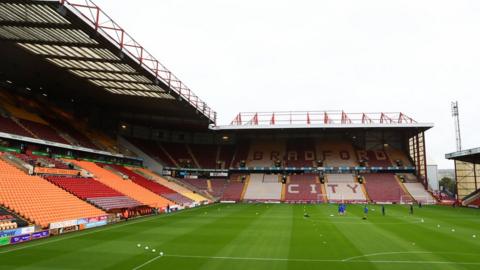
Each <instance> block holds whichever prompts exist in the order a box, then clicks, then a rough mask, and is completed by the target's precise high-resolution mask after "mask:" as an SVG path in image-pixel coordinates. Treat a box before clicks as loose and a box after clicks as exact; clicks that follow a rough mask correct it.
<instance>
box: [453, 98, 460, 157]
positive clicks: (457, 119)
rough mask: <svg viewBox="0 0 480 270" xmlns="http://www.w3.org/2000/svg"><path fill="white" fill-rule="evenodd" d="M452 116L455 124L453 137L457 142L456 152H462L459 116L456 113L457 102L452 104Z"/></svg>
mask: <svg viewBox="0 0 480 270" xmlns="http://www.w3.org/2000/svg"><path fill="white" fill-rule="evenodd" d="M452 116H453V121H454V123H455V137H456V141H457V151H462V136H461V133H460V115H459V113H458V101H455V102H452Z"/></svg>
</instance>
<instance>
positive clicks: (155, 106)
mask: <svg viewBox="0 0 480 270" xmlns="http://www.w3.org/2000/svg"><path fill="white" fill-rule="evenodd" d="M119 3H120V2H119ZM0 51H1V52H0V56H1V57H2V61H1V62H2V63H3V64H0V66H2V69H3V72H4V73H6V75H5V77H8V79H10V80H13V79H15V80H18V81H22V82H29V83H31V84H33V85H37V86H41V87H40V89H46V88H47V87H49V86H48V85H49V84H50V87H49V88H56V89H53V90H52V91H57V92H58V93H59V94H62V93H61V92H62V91H63V92H65V91H67V90H68V91H70V92H75V95H81V94H82V93H83V92H85V94H86V95H89V96H90V97H95V98H100V99H101V98H102V97H103V99H104V100H108V102H110V103H112V104H113V103H115V104H118V105H120V106H122V107H135V108H136V109H139V110H143V109H146V108H150V110H149V112H150V113H151V112H152V111H153V112H156V113H157V114H160V115H162V116H165V115H167V116H168V115H171V116H175V117H180V118H186V117H191V118H192V119H204V120H206V121H203V122H207V123H215V121H216V113H215V112H214V111H213V110H212V109H211V108H210V107H209V106H208V105H207V104H206V103H205V102H204V101H202V100H201V99H200V98H199V97H198V96H197V95H195V94H194V93H193V92H192V91H191V90H190V89H189V88H188V87H187V86H186V85H185V84H184V83H183V82H182V81H180V79H178V78H177V77H176V76H175V75H174V74H173V73H172V72H170V71H169V70H168V69H167V68H166V67H165V66H163V65H162V64H161V63H160V62H159V61H158V60H157V59H156V58H155V57H154V56H153V55H152V54H150V53H149V52H148V51H147V50H146V49H145V48H144V47H143V46H142V45H141V44H139V43H138V42H137V41H136V40H135V39H134V38H133V37H132V36H130V35H129V34H128V33H127V32H126V31H125V30H124V29H123V28H122V27H120V25H118V24H117V23H116V22H115V21H114V20H112V19H111V18H110V17H109V16H108V15H107V14H105V13H104V12H103V11H102V10H101V8H99V7H98V6H97V5H95V4H94V3H93V2H91V1H89V0H43V1H37V0H2V1H1V2H0ZM2 52H3V53H2ZM12 67H14V68H12ZM65 73H68V74H65ZM16 76H17V77H16ZM52 81H55V84H54V85H53V83H52ZM52 85H53V86H52ZM55 86H56V87H55ZM28 87H29V88H31V86H30V85H28ZM59 88H63V89H59ZM102 90H103V91H102ZM63 94H65V93H63ZM182 103H183V104H186V106H180V105H181V104H182ZM202 115H203V116H205V117H203V118H202V117H201V116H202Z"/></svg>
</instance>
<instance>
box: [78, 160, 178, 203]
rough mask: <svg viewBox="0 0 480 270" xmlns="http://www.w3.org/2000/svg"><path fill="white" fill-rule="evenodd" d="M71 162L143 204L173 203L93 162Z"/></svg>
mask: <svg viewBox="0 0 480 270" xmlns="http://www.w3.org/2000/svg"><path fill="white" fill-rule="evenodd" d="M71 162H72V163H74V164H75V165H77V166H78V167H80V168H83V169H85V170H86V171H88V172H90V173H92V174H93V175H94V178H95V179H96V180H98V181H99V182H101V183H103V184H105V185H107V186H109V187H110V188H112V189H115V190H117V191H118V192H120V193H122V194H125V195H126V196H128V197H130V198H132V199H134V200H136V201H139V202H141V203H142V204H144V205H149V206H151V207H157V208H161V207H166V206H167V205H168V204H170V205H172V204H174V203H173V202H171V201H169V200H167V199H165V198H163V197H161V196H159V195H157V194H155V193H153V192H151V191H150V190H147V189H145V188H143V187H141V186H139V185H137V184H135V183H134V182H133V181H129V180H124V179H122V178H121V177H120V176H118V175H116V174H115V173H113V172H110V171H108V170H106V169H104V168H102V167H100V166H98V165H97V164H95V163H93V162H89V161H77V160H71Z"/></svg>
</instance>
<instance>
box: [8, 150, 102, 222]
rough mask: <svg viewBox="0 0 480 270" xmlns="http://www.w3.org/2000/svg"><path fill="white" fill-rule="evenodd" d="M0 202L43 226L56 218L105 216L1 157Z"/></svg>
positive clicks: (58, 219)
mask: <svg viewBox="0 0 480 270" xmlns="http://www.w3.org/2000/svg"><path fill="white" fill-rule="evenodd" d="M0 203H1V204H3V205H5V206H6V207H8V208H10V209H11V210H13V211H15V212H17V213H18V214H20V215H21V216H23V217H25V218H27V219H29V220H30V221H32V222H33V223H35V224H38V225H40V226H42V227H48V226H49V224H50V223H52V222H56V221H65V220H73V219H79V218H88V217H96V216H101V215H105V212H103V211H102V210H100V209H97V208H95V207H94V206H92V205H90V204H88V203H87V202H84V201H82V200H80V199H78V198H77V197H75V196H73V195H72V194H70V193H68V192H66V191H64V190H62V189H60V188H58V187H57V186H55V185H53V184H52V183H50V182H48V181H46V180H44V179H42V178H41V177H38V176H30V175H27V174H25V173H24V172H22V171H21V170H19V169H17V168H16V167H14V166H12V165H10V164H9V163H7V162H5V161H3V160H0Z"/></svg>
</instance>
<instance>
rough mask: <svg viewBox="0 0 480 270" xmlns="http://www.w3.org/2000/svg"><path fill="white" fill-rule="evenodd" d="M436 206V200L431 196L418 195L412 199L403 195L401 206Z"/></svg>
mask: <svg viewBox="0 0 480 270" xmlns="http://www.w3.org/2000/svg"><path fill="white" fill-rule="evenodd" d="M419 203H421V204H424V205H427V204H435V203H436V200H435V199H434V198H433V197H432V196H430V194H427V195H416V196H415V197H412V196H410V195H402V196H401V198H400V204H419Z"/></svg>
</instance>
